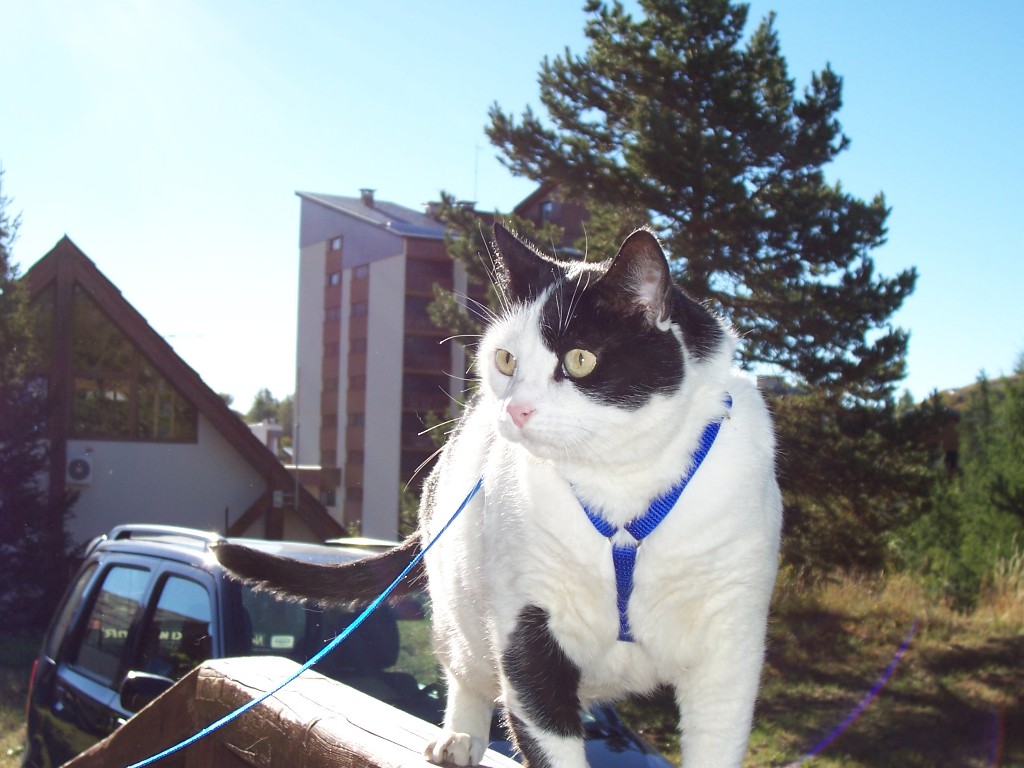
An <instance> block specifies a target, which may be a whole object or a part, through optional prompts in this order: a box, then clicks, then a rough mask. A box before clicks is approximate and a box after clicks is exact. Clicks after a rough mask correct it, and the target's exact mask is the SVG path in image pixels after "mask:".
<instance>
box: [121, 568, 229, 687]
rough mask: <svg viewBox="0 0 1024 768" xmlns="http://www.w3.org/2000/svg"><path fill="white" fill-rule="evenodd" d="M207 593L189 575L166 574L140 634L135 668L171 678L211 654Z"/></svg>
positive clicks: (176, 676) (177, 676) (184, 671)
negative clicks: (150, 614) (142, 632)
mask: <svg viewBox="0 0 1024 768" xmlns="http://www.w3.org/2000/svg"><path fill="white" fill-rule="evenodd" d="M210 617H211V610H210V595H209V593H208V592H207V591H206V588H205V587H203V586H202V585H201V584H198V583H197V582H195V581H192V580H191V579H185V578H182V577H180V576H169V577H168V578H167V579H166V580H165V581H164V582H163V585H162V587H161V588H160V590H159V598H158V599H157V603H156V608H155V609H154V610H153V613H152V616H151V618H150V619H149V621H148V622H147V624H146V629H145V632H144V634H143V636H142V647H141V650H140V657H139V661H138V663H137V664H135V665H134V667H135V669H138V670H139V671H141V672H149V673H150V674H154V675H163V676H164V677H169V678H171V679H172V680H177V679H178V678H180V677H182V676H184V675H185V674H186V673H188V672H189V671H190V670H192V669H193V668H194V667H196V666H198V665H199V664H201V663H202V662H204V661H206V660H207V659H208V658H210V656H211V654H212V652H213V637H212V636H211V634H210Z"/></svg>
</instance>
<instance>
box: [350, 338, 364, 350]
mask: <svg viewBox="0 0 1024 768" xmlns="http://www.w3.org/2000/svg"><path fill="white" fill-rule="evenodd" d="M349 351H350V352H352V353H353V354H360V353H363V352H365V351H366V337H365V336H357V337H356V338H354V339H351V340H350V341H349Z"/></svg>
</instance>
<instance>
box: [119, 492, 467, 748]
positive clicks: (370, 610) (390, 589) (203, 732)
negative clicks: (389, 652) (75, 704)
mask: <svg viewBox="0 0 1024 768" xmlns="http://www.w3.org/2000/svg"><path fill="white" fill-rule="evenodd" d="M483 484H484V479H483V477H481V478H480V479H479V480H477V481H476V485H474V486H473V489H472V490H471V491H470V492H469V493H468V494H467V496H466V498H465V499H463V500H462V503H461V504H460V505H459V508H458V509H457V510H455V513H454V514H453V515H452V516H451V518H449V520H448V522H447V523H445V524H444V527H443V528H442V529H441V530H440V531H438V532H437V535H436V536H434V538H432V539H431V540H430V541H429V542H428V543H427V546H425V547H423V549H421V550H420V552H419V554H417V555H416V557H414V558H413V559H412V562H410V563H409V564H408V565H407V566H405V570H404V571H402V572H401V573H400V574H398V577H397V578H396V579H395V580H394V581H392V582H391V584H390V585H389V586H388V587H387V589H385V590H384V591H383V592H382V593H381V594H380V596H379V597H377V598H376V599H375V600H374V601H373V602H372V603H370V604H369V605H368V606H366V609H365V610H364V611H363V612H362V613H361V614H359V615H358V616H357V617H356V619H355V621H353V622H352V623H351V624H349V625H348V626H347V627H346V628H345V629H344V631H343V632H342V633H341V634H340V635H338V636H337V637H336V638H334V639H333V640H331V642H329V643H328V644H327V645H325V646H324V647H323V648H321V649H320V651H319V652H318V653H317V654H316V655H315V656H314V657H313V658H311V659H310V660H309V661H307V662H306V663H305V664H303V665H302V666H301V667H300V668H299V669H298V671H296V672H295V673H294V674H293V675H292V676H291V677H289V678H288V679H286V680H285V681H284V682H283V683H281V684H280V685H279V686H277V687H276V688H274V689H273V690H271V691H267V692H266V693H264V694H263V695H261V696H259V697H258V698H256V699H253V700H252V701H250V702H248V703H247V704H243V705H242V706H240V707H239V708H238V709H236V710H234V711H233V712H229V713H228V714H226V715H224V717H222V718H221V719H220V720H217V721H216V722H214V723H212V724H210V725H208V726H206V727H205V728H203V730H201V731H199V733H197V734H195V735H193V736H189V737H188V738H187V739H185V740H184V741H181V742H179V743H177V744H175V745H174V746H173V747H168V748H167V749H165V750H164V751H163V752H160V753H158V754H155V755H153V756H151V757H147V758H146V759H145V760H142V761H140V762H138V763H132V764H131V765H130V766H128V768H144V766H147V765H152V764H153V763H155V762H156V761H157V760H162V759H163V758H165V757H167V756H169V755H173V754H174V753H175V752H178V751H180V750H182V749H184V748H185V747H187V746H189V745H191V744H194V743H195V742H197V741H199V740H200V739H202V738H205V737H206V736H209V735H210V734H211V733H213V732H214V731H216V730H218V729H219V728H221V727H223V726H225V725H227V724H228V723H230V722H231V721H232V720H234V719H235V718H237V717H239V716H241V715H244V714H245V713H246V712H248V711H249V710H250V709H252V708H253V707H256V706H258V705H260V704H262V703H263V702H264V701H266V700H267V699H269V698H270V697H271V696H273V695H274V694H275V693H277V692H279V691H280V690H281V689H282V688H284V687H285V686H286V685H288V684H289V683H291V682H293V681H294V680H295V679H296V678H297V677H298V676H299V675H301V674H302V673H303V672H305V671H306V670H308V669H309V668H310V667H312V666H313V665H314V664H316V663H317V662H318V661H320V660H321V659H322V658H323V657H324V656H326V655H327V654H328V653H330V652H331V651H333V650H334V649H335V648H337V647H338V646H339V645H341V644H342V643H343V642H345V640H346V639H347V638H348V636H349V635H351V634H352V633H353V632H355V631H356V630H357V629H359V626H360V625H361V624H362V623H363V622H364V621H366V619H367V618H368V617H369V616H370V614H371V613H373V612H374V611H375V610H377V608H378V607H379V606H380V604H381V603H383V602H384V601H385V600H387V598H388V596H389V595H390V594H391V593H392V592H393V591H394V590H395V587H397V586H398V585H399V584H400V583H401V581H402V579H404V578H405V577H406V576H408V575H409V572H410V571H411V570H412V569H413V568H415V567H416V565H417V564H419V562H420V560H422V559H423V556H424V555H425V554H427V552H428V551H429V550H430V548H431V547H432V546H434V544H435V543H437V540H438V539H440V538H441V537H442V536H443V535H444V533H445V531H447V530H448V528H449V526H451V524H452V523H454V522H455V518H457V517H458V516H459V515H460V514H461V513H462V510H464V509H465V508H466V506H467V505H468V504H469V502H470V500H471V499H472V498H473V497H474V496H476V494H477V492H478V491H479V490H480V488H481V487H483Z"/></svg>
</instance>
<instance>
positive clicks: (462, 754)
mask: <svg viewBox="0 0 1024 768" xmlns="http://www.w3.org/2000/svg"><path fill="white" fill-rule="evenodd" d="M486 749H487V744H485V743H484V742H483V741H481V740H480V739H474V738H473V737H472V736H470V735H469V734H468V733H456V732H455V731H441V737H440V738H439V739H438V740H437V741H435V742H434V743H433V744H431V745H430V746H428V747H427V748H426V750H425V752H424V754H425V755H426V758H427V760H429V761H430V762H432V763H434V764H435V765H480V761H481V760H483V759H484V752H485V751H486Z"/></svg>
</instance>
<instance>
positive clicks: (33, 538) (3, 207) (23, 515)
mask: <svg viewBox="0 0 1024 768" xmlns="http://www.w3.org/2000/svg"><path fill="white" fill-rule="evenodd" d="M9 202H10V201H9V199H8V198H7V197H6V196H5V195H4V193H3V173H2V171H0V622H2V623H3V626H5V627H9V628H10V627H23V626H40V625H41V624H43V623H45V622H46V620H47V619H49V617H50V614H51V613H52V611H53V610H54V608H55V607H56V603H57V600H58V599H59V597H60V593H61V591H62V590H63V588H64V586H65V583H66V580H67V577H68V560H67V551H68V539H67V534H66V532H65V518H66V517H67V515H68V513H69V510H70V505H71V502H72V500H73V499H72V497H71V496H66V497H64V498H59V499H50V498H49V494H48V489H47V488H46V486H45V482H46V477H47V475H46V472H47V470H48V469H49V453H48V446H47V442H46V418H47V411H48V405H47V400H46V396H45V395H46V386H45V383H44V380H43V378H42V377H41V375H40V372H41V371H42V369H43V365H44V362H43V357H42V355H43V351H44V350H43V344H42V342H41V339H40V336H41V334H40V333H39V323H38V322H37V319H36V317H35V316H34V313H33V312H32V308H31V307H30V305H29V302H28V295H27V294H28V290H27V289H28V286H27V285H25V284H24V283H23V282H19V280H18V268H17V265H16V264H15V263H14V261H13V258H12V254H11V245H12V243H13V242H14V239H15V235H16V233H17V229H18V223H19V217H17V216H14V217H12V216H11V215H10V214H9V213H8V211H7V208H8V205H9Z"/></svg>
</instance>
